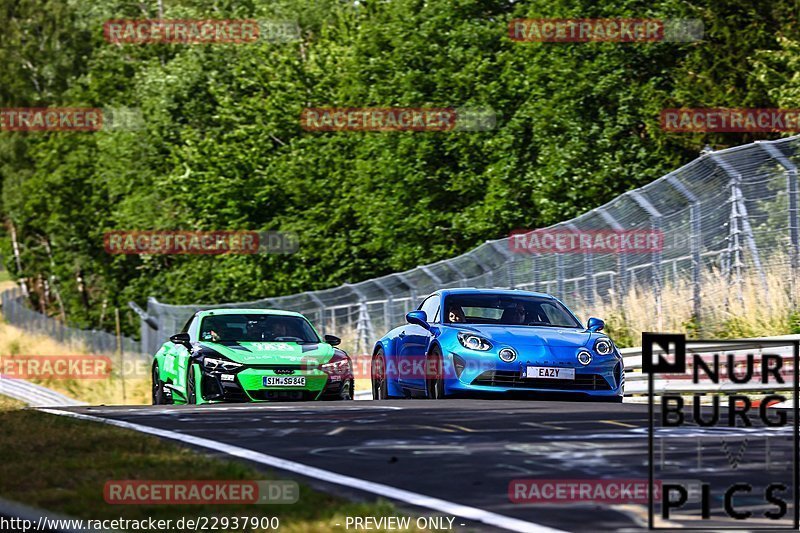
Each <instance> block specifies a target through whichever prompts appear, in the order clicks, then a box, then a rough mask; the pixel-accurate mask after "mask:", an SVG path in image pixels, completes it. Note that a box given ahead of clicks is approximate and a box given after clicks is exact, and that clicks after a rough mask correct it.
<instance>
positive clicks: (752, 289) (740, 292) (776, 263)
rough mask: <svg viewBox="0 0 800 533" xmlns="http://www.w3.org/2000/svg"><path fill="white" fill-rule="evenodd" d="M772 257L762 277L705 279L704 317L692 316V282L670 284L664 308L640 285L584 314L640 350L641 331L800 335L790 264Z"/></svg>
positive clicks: (717, 274) (799, 298) (584, 308)
mask: <svg viewBox="0 0 800 533" xmlns="http://www.w3.org/2000/svg"><path fill="white" fill-rule="evenodd" d="M781 259H783V258H782V257H780V256H778V257H773V258H772V261H771V262H770V264H769V266H766V267H765V268H764V274H763V276H762V275H760V274H759V273H758V272H757V271H755V270H754V269H748V270H746V271H745V272H744V273H743V274H742V276H741V278H740V281H739V280H737V278H735V277H732V276H729V275H727V274H726V273H724V272H722V271H720V270H719V269H712V270H709V271H706V272H705V273H704V274H703V275H702V277H701V287H702V292H701V307H700V309H701V310H700V316H695V314H694V303H693V290H692V284H691V283H690V281H688V280H680V281H678V282H676V283H669V284H666V285H665V286H664V287H663V289H662V290H661V298H660V300H661V301H660V305H659V303H658V300H657V298H656V295H655V293H654V291H653V288H652V287H647V286H642V285H637V286H634V287H631V288H630V289H629V290H628V291H627V292H626V293H625V294H623V295H621V296H620V295H619V294H615V293H613V292H612V293H611V294H610V295H609V297H607V298H605V299H600V298H596V299H595V301H596V302H597V303H596V304H595V305H593V306H592V307H591V308H589V306H588V305H585V304H583V305H579V306H578V309H579V310H580V311H581V313H582V314H583V315H584V316H598V317H601V318H603V319H604V320H605V321H606V324H607V326H606V331H607V332H608V333H609V335H610V336H612V337H613V338H614V340H615V342H617V343H618V344H619V345H620V346H638V345H640V344H641V334H642V332H643V331H664V332H676V333H685V334H686V335H687V336H688V337H689V338H715V339H731V338H741V337H760V336H771V335H786V334H791V333H800V314H798V304H800V295H798V294H794V295H793V294H792V292H791V285H792V284H791V269H790V267H789V265H788V261H784V260H781Z"/></svg>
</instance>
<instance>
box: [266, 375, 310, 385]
mask: <svg viewBox="0 0 800 533" xmlns="http://www.w3.org/2000/svg"><path fill="white" fill-rule="evenodd" d="M264 386H265V387H305V386H306V377H305V376H264Z"/></svg>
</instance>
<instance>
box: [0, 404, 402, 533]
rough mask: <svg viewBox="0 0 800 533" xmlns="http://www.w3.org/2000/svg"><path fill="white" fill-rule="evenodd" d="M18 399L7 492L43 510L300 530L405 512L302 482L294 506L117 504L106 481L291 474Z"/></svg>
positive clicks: (4, 467) (2, 492) (9, 437)
mask: <svg viewBox="0 0 800 533" xmlns="http://www.w3.org/2000/svg"><path fill="white" fill-rule="evenodd" d="M5 405H8V406H9V407H8V408H5V407H3V406H5ZM12 406H13V403H8V404H7V403H6V401H5V400H2V401H0V427H1V428H2V431H0V450H3V461H2V463H0V496H2V497H3V498H6V499H9V500H14V501H18V502H21V503H24V504H27V505H32V506H34V507H38V508H41V509H46V510H50V511H55V512H60V513H64V514H67V515H70V516H73V517H75V518H85V519H113V518H118V517H119V518H128V519H142V518H148V517H152V518H154V519H179V518H180V517H198V516H205V517H212V516H218V517H233V516H277V517H279V518H280V523H281V527H280V530H281V531H298V532H300V531H302V532H306V531H308V532H315V531H320V532H322V531H331V530H333V529H340V528H338V527H335V524H337V523H339V524H344V519H345V517H346V516H376V517H377V516H387V515H391V516H394V515H399V514H400V513H398V512H397V511H396V509H395V508H394V506H393V505H392V504H390V503H388V502H385V501H378V502H375V503H353V502H349V501H347V500H344V499H343V498H339V497H337V496H333V495H330V494H326V493H323V492H319V491H315V490H312V489H310V488H309V487H307V486H304V485H302V484H301V485H300V499H299V501H298V502H297V503H295V504H292V505H241V504H240V505H202V506H198V505H110V504H107V503H106V502H105V500H104V498H103V488H104V486H105V483H106V482H107V481H113V480H129V479H140V480H189V479H199V480H215V479H216V480H268V479H283V478H282V477H281V474H280V473H279V472H271V473H265V472H262V471H260V470H257V469H255V468H253V467H251V466H250V465H248V464H246V463H244V462H238V461H233V460H226V459H219V458H215V457H210V456H207V455H204V454H201V453H197V452H194V451H192V450H190V449H188V448H185V447H182V446H180V445H177V444H174V443H171V442H166V441H163V440H161V439H158V438H155V437H151V436H147V435H141V434H138V433H136V432H133V431H129V430H125V429H121V428H115V427H112V426H107V425H103V424H99V423H94V422H87V421H81V420H74V419H68V418H63V417H58V416H54V415H49V414H45V413H41V412H38V411H34V410H13V409H12ZM412 524H413V521H412Z"/></svg>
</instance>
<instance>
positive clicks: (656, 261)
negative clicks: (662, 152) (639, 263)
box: [629, 191, 664, 331]
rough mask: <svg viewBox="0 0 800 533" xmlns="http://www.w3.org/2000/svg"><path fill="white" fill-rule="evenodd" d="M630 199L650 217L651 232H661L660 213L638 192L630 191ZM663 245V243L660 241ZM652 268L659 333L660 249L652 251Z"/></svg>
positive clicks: (660, 321)
mask: <svg viewBox="0 0 800 533" xmlns="http://www.w3.org/2000/svg"><path fill="white" fill-rule="evenodd" d="M629 195H630V197H631V198H633V200H634V201H635V202H636V203H637V204H639V207H641V208H642V209H644V210H645V211H646V212H647V214H648V215H650V228H651V229H652V230H653V232H657V233H660V232H661V218H662V217H661V213H660V212H659V211H658V209H656V208H655V206H654V205H653V204H651V203H650V202H649V201H648V200H647V198H645V197H644V195H643V194H642V193H641V192H639V191H631V192H630V193H629ZM662 245H663V241H662ZM651 256H652V257H651V260H652V263H653V266H652V281H653V296H654V297H655V299H656V319H657V320H658V329H659V331H661V330H663V329H664V315H663V310H662V309H661V285H662V280H661V249H660V248H658V249H654V250H652V253H651Z"/></svg>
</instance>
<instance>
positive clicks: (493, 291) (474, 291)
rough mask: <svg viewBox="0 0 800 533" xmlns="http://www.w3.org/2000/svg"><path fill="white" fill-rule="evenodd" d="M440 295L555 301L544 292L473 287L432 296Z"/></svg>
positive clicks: (450, 290) (444, 290)
mask: <svg viewBox="0 0 800 533" xmlns="http://www.w3.org/2000/svg"><path fill="white" fill-rule="evenodd" d="M437 293H438V294H441V295H442V296H446V295H448V294H497V295H501V296H538V297H539V298H548V299H550V300H555V299H556V298H555V296H552V295H550V294H547V293H544V292H533V291H523V290H520V289H478V288H474V287H459V288H453V289H440V290H438V291H436V292H435V293H433V294H437Z"/></svg>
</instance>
